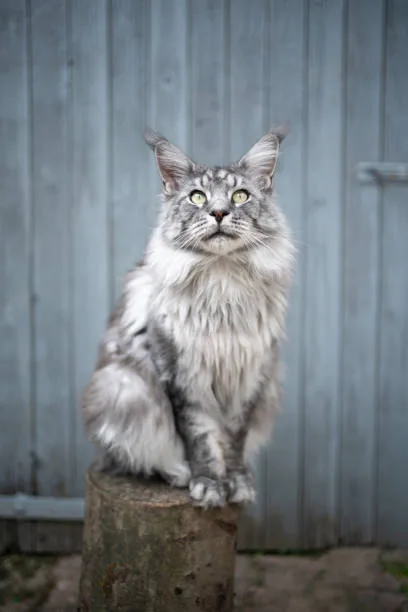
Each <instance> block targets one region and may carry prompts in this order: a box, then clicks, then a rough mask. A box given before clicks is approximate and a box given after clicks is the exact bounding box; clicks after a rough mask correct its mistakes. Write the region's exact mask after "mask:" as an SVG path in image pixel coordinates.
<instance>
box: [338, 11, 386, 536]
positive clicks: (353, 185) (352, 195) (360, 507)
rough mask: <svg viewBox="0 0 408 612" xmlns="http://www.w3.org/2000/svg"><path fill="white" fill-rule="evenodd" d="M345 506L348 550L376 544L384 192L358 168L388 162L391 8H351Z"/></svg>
mask: <svg viewBox="0 0 408 612" xmlns="http://www.w3.org/2000/svg"><path fill="white" fill-rule="evenodd" d="M348 24H349V25H348V39H347V50H346V54H347V55H346V66H347V84H346V92H347V98H346V130H347V131H346V154H345V160H346V168H345V170H346V177H345V179H346V182H345V185H346V198H345V223H344V232H345V233H344V242H343V244H344V250H343V258H344V259H343V262H344V294H343V296H344V298H343V299H344V302H343V362H342V363H343V365H342V423H341V437H342V444H341V464H340V470H341V471H340V504H341V517H340V520H341V531H340V538H341V541H342V542H344V543H350V544H367V543H370V542H372V541H373V536H374V522H375V508H374V503H375V500H374V493H375V481H376V473H375V462H376V458H375V452H376V446H375V440H376V433H375V428H376V394H377V373H376V366H377V364H376V353H377V315H378V299H377V297H378V284H379V278H378V255H379V244H378V236H379V191H378V188H377V187H376V186H370V185H361V183H358V181H357V179H356V176H355V168H356V164H357V163H358V162H360V161H364V160H373V161H376V160H378V159H379V155H380V136H381V135H380V112H381V96H382V91H381V89H382V81H381V67H382V52H383V48H382V42H383V40H382V39H383V36H382V30H383V1H382V0H374V1H373V0H362V1H361V0H360V2H351V3H350V4H349V14H348Z"/></svg>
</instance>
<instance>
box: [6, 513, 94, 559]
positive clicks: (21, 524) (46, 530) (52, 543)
mask: <svg viewBox="0 0 408 612" xmlns="http://www.w3.org/2000/svg"><path fill="white" fill-rule="evenodd" d="M15 524H16V525H17V527H18V532H19V540H18V549H19V551H21V552H22V553H38V554H52V555H61V554H62V555H63V554H65V555H72V554H75V553H80V552H81V548H82V530H83V523H82V522H79V523H72V522H65V521H64V522H57V521H55V522H54V521H18V523H15ZM26 533H28V534H29V537H27V536H26Z"/></svg>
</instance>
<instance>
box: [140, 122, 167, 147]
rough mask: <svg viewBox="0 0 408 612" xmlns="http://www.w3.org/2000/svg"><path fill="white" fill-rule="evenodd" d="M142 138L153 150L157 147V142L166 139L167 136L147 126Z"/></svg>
mask: <svg viewBox="0 0 408 612" xmlns="http://www.w3.org/2000/svg"><path fill="white" fill-rule="evenodd" d="M144 139H145V141H146V143H147V144H148V145H149V147H150V148H151V149H153V151H154V149H155V148H156V147H157V145H158V144H159V142H161V141H162V140H167V138H165V137H164V136H162V135H161V134H159V132H155V131H154V130H152V129H150V128H149V127H147V128H146V129H145V131H144Z"/></svg>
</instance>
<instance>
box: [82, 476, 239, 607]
mask: <svg viewBox="0 0 408 612" xmlns="http://www.w3.org/2000/svg"><path fill="white" fill-rule="evenodd" d="M237 518H238V510H237V508H235V507H233V506H227V507H225V508H222V509H212V510H202V509H201V508H194V507H193V506H192V504H191V502H190V500H189V497H188V493H187V491H184V490H178V489H171V488H170V487H169V486H168V485H166V484H165V483H161V482H151V481H146V480H141V479H137V478H133V477H128V478H124V477H120V478H119V477H116V476H109V475H106V474H101V473H99V472H97V471H95V470H92V469H91V470H90V471H89V472H88V475H87V496H86V519H85V527H84V540H83V560H82V573H81V583H80V596H79V608H78V609H79V610H88V611H90V612H93V611H94V610H112V611H113V610H127V611H128V612H193V611H197V612H198V611H199V610H205V611H207V612H221V611H223V612H224V611H230V610H232V599H233V583H234V565H235V548H236V530H237Z"/></svg>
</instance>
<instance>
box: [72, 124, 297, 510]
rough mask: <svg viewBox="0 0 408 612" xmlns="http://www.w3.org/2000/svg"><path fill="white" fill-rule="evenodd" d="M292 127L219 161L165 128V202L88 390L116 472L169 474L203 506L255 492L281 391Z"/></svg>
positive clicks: (95, 433)
mask: <svg viewBox="0 0 408 612" xmlns="http://www.w3.org/2000/svg"><path fill="white" fill-rule="evenodd" d="M284 136H285V133H284V131H283V130H282V129H276V130H273V131H270V132H268V133H267V134H266V135H265V136H263V137H262V138H261V139H260V140H259V141H258V142H257V143H256V144H255V145H254V146H253V147H252V148H251V149H250V150H249V152H248V153H247V154H246V155H244V156H243V157H242V158H241V159H240V160H239V161H238V162H236V163H234V164H232V165H230V166H225V167H214V168H208V167H205V166H201V165H198V164H196V163H195V162H193V161H192V160H191V159H190V158H189V157H188V156H187V155H185V154H184V153H183V152H182V151H181V150H180V149H179V148H178V147H176V146H175V145H173V144H171V143H170V142H169V141H168V140H167V139H166V138H164V137H163V136H161V135H160V134H158V133H155V132H153V131H150V130H149V131H147V133H146V135H145V138H146V141H147V143H148V144H149V146H150V147H151V148H152V149H153V152H154V155H155V158H156V162H157V166H158V170H159V172H160V176H161V180H162V190H163V194H162V200H163V202H162V209H161V213H160V217H159V223H158V226H157V228H156V229H155V230H154V231H153V234H152V236H151V238H150V241H149V243H148V246H147V249H146V253H145V257H144V259H143V260H142V261H141V262H140V263H139V264H138V265H137V266H136V267H135V268H134V269H133V270H132V271H131V272H130V273H129V274H128V276H127V278H126V281H125V286H124V291H123V294H122V296H121V298H120V300H119V302H118V305H117V307H116V309H115V310H114V312H113V314H112V315H111V318H110V321H109V325H108V328H107V331H106V334H105V336H104V339H103V341H102V344H101V346H100V352H99V360H98V363H97V366H96V369H95V371H94V373H93V375H92V378H91V380H90V382H89V384H88V386H87V388H86V389H85V392H84V397H83V404H82V410H83V416H84V421H85V426H86V430H87V432H88V435H89V436H90V438H91V440H93V441H94V442H95V443H96V444H97V445H98V446H99V447H100V448H101V449H102V451H103V455H104V465H103V469H105V468H107V467H110V468H112V469H116V470H117V471H119V472H120V471H123V472H130V473H141V474H144V475H146V476H149V475H152V474H159V475H161V476H162V477H163V478H164V479H165V480H166V481H167V482H169V483H170V484H171V485H172V486H176V487H188V488H189V493H190V497H191V499H192V500H193V503H194V504H195V505H198V506H202V507H205V508H207V507H214V506H223V505H224V504H226V503H228V502H231V503H249V502H252V501H253V500H254V499H255V490H254V484H253V478H252V475H251V472H250V468H249V460H250V458H251V456H253V453H254V451H255V450H257V448H258V447H259V446H260V444H262V443H263V442H265V441H266V440H267V439H268V437H269V433H270V429H271V425H272V421H273V417H274V415H275V413H276V411H277V409H278V406H279V399H280V373H279V370H280V367H279V349H280V346H281V343H282V340H283V339H284V328H285V311H286V306H287V295H288V290H289V289H290V284H291V277H292V268H293V261H294V247H293V243H292V240H291V236H290V232H289V229H288V227H287V223H286V220H285V217H284V215H283V213H282V211H281V210H280V209H279V208H278V206H277V203H276V200H275V196H274V180H273V179H274V174H275V169H276V162H277V158H278V153H279V147H280V143H281V142H282V140H283V138H284Z"/></svg>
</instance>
